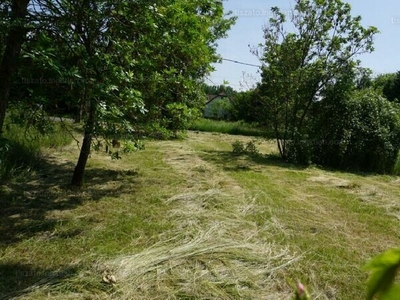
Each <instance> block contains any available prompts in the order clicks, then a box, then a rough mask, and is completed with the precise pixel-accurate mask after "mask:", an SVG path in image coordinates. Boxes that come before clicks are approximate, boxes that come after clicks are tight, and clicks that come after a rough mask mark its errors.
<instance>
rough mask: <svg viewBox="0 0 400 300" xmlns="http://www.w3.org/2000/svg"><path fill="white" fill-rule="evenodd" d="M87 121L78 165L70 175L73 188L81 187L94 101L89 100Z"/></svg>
mask: <svg viewBox="0 0 400 300" xmlns="http://www.w3.org/2000/svg"><path fill="white" fill-rule="evenodd" d="M89 108H90V109H89V115H88V121H87V123H86V128H85V135H84V138H83V142H82V147H81V151H80V154H79V159H78V163H77V164H76V167H75V169H74V174H73V175H72V181H71V185H72V186H75V187H81V186H82V185H83V175H84V173H85V168H86V163H87V160H88V158H89V154H90V148H91V145H92V139H93V131H94V123H95V122H94V121H95V114H96V101H95V99H91V100H90V106H89Z"/></svg>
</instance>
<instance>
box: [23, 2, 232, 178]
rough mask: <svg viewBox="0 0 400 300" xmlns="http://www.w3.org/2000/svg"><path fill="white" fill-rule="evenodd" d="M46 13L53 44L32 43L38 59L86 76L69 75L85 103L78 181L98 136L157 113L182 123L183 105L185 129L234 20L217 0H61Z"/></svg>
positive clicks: (127, 129) (65, 74) (126, 130)
mask: <svg viewBox="0 0 400 300" xmlns="http://www.w3.org/2000/svg"><path fill="white" fill-rule="evenodd" d="M42 13H43V14H44V15H46V16H47V15H48V16H51V18H49V20H51V21H49V22H47V23H46V22H45V21H44V23H43V24H42V28H43V29H42V30H43V32H45V33H46V36H47V37H48V38H50V39H51V40H52V41H53V45H54V47H53V48H54V49H42V50H41V51H39V52H38V51H36V52H35V51H33V52H32V53H31V55H30V57H31V59H32V60H33V61H36V62H39V61H40V62H41V63H42V64H45V65H46V66H49V67H51V68H52V70H53V71H55V72H57V73H58V74H59V76H60V77H61V78H66V79H71V78H72V79H74V78H75V79H81V80H70V82H71V90H70V95H71V96H76V95H78V96H79V97H77V98H76V99H75V103H76V106H77V107H78V106H81V105H83V106H84V107H85V113H84V115H83V124H84V138H83V142H82V146H81V151H80V155H79V159H78V162H77V165H76V167H75V170H74V174H73V177H72V182H71V184H72V185H74V186H81V185H82V184H83V174H84V170H85V167H86V163H87V160H88V157H89V153H90V150H91V143H92V141H93V140H94V139H96V138H98V137H101V136H105V137H107V138H109V137H110V136H112V137H114V136H118V137H121V136H124V135H132V134H134V131H135V130H136V129H137V127H138V125H140V124H147V123H148V122H149V121H153V120H157V122H159V123H162V125H163V126H165V127H168V126H170V129H171V130H176V129H177V128H176V126H172V127H171V122H170V120H169V119H170V118H172V119H174V118H176V113H178V114H180V115H179V117H180V118H181V119H180V120H181V122H180V124H179V129H181V127H182V125H184V124H186V123H187V118H188V116H190V115H193V114H192V113H191V109H192V108H195V107H196V105H198V104H199V103H203V101H202V97H201V95H202V93H201V87H200V84H199V80H200V79H201V78H203V77H204V75H206V74H207V73H208V72H210V71H211V70H212V68H211V63H212V62H215V61H217V59H218V57H217V55H216V40H217V39H219V38H221V37H224V36H225V35H226V31H227V30H228V29H229V27H230V26H231V25H232V24H233V22H234V18H230V19H224V13H223V7H222V3H221V2H220V1H214V0H212V1H211V0H197V1H183V0H182V1H172V0H163V1H161V0H158V1H153V2H152V4H149V3H148V1H145V0H139V1H134V2H132V1H122V0H104V1H95V0H84V1H77V0H60V1H57V2H51V1H50V2H48V3H46V4H45V5H43V7H42ZM54 20H56V22H54ZM36 50H37V49H36ZM52 51H55V53H57V55H56V57H54V55H52V53H51V52H52ZM76 91H80V92H79V93H76ZM146 111H148V113H147V114H146V116H144V112H146ZM182 112H183V114H182Z"/></svg>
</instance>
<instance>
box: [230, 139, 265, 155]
mask: <svg viewBox="0 0 400 300" xmlns="http://www.w3.org/2000/svg"><path fill="white" fill-rule="evenodd" d="M256 143H257V140H255V139H253V140H251V141H249V142H247V143H246V145H245V144H244V143H243V142H241V141H234V142H233V143H232V152H233V154H235V155H242V154H248V155H258V154H259V151H258V149H257V146H256Z"/></svg>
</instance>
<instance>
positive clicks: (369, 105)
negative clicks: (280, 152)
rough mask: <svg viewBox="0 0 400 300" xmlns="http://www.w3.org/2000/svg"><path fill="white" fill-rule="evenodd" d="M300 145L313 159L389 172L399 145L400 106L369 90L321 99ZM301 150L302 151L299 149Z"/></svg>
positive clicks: (347, 167)
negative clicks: (309, 130)
mask: <svg viewBox="0 0 400 300" xmlns="http://www.w3.org/2000/svg"><path fill="white" fill-rule="evenodd" d="M318 109H319V115H318V116H317V117H316V118H315V120H314V124H313V126H312V127H311V132H310V136H311V135H312V136H313V137H314V138H313V139H312V140H311V141H308V142H307V147H304V148H305V149H306V150H307V151H310V153H311V154H309V153H305V154H304V155H305V156H309V157H310V158H311V160H312V161H313V162H314V163H317V164H321V165H327V166H332V167H340V168H344V169H352V170H358V171H372V172H378V173H392V172H393V171H394V167H395V165H396V161H397V154H398V151H399V147H400V109H399V105H398V104H396V103H392V102H389V101H388V100H387V99H385V98H384V97H382V96H380V95H379V94H377V93H376V92H374V91H372V90H362V91H357V92H355V93H354V94H352V96H350V97H349V98H348V99H341V100H339V101H335V102H330V101H329V99H327V101H324V100H323V101H321V103H320V104H319V108H318ZM303 153H304V151H303Z"/></svg>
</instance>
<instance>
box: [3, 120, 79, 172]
mask: <svg viewBox="0 0 400 300" xmlns="http://www.w3.org/2000/svg"><path fill="white" fill-rule="evenodd" d="M71 141H72V137H71V135H70V134H69V133H68V130H67V129H66V128H65V127H63V126H61V125H60V124H53V125H52V126H51V127H49V131H48V132H46V133H45V134H42V133H40V132H39V131H38V130H36V129H35V128H24V127H21V126H18V125H15V124H8V125H7V130H6V132H5V133H4V135H3V137H2V138H1V139H0V179H1V180H9V179H11V178H16V177H18V176H24V175H26V174H27V173H29V172H30V171H31V170H32V169H33V168H34V167H35V166H36V165H38V163H39V162H40V159H41V149H42V148H56V147H61V146H65V145H68V144H70V143H71Z"/></svg>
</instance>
